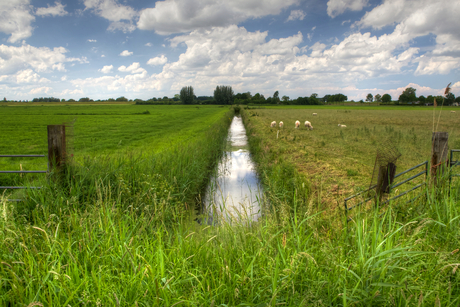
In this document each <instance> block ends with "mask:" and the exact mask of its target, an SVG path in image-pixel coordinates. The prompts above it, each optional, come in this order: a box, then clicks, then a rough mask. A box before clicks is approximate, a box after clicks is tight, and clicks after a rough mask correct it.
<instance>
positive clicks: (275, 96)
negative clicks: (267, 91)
mask: <svg viewBox="0 0 460 307" xmlns="http://www.w3.org/2000/svg"><path fill="white" fill-rule="evenodd" d="M279 102H280V93H279V92H278V91H276V92H275V93H273V99H272V103H276V104H278V103H279Z"/></svg>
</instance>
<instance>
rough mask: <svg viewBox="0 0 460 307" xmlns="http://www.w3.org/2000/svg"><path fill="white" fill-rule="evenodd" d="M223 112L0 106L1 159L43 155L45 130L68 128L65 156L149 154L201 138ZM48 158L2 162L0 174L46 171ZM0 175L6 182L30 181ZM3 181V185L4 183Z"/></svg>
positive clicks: (213, 109)
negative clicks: (6, 155) (55, 126)
mask: <svg viewBox="0 0 460 307" xmlns="http://www.w3.org/2000/svg"><path fill="white" fill-rule="evenodd" d="M227 111H228V109H227V108H223V107H218V106H211V107H207V106H206V107H197V106H190V107H187V106H180V107H178V106H136V105H112V106H108V105H102V106H95V105H92V106H66V105H60V106H51V105H47V106H43V107H42V106H32V107H31V106H14V107H11V106H9V107H0V115H1V117H2V121H1V122H0V131H2V142H0V153H1V154H47V150H48V143H47V142H48V141H47V125H60V124H63V123H72V124H71V126H70V127H69V128H68V129H67V131H68V132H67V133H68V136H67V138H68V146H69V149H68V150H69V154H73V155H74V159H76V160H77V161H81V160H82V159H83V158H84V157H88V156H90V157H95V156H107V155H109V156H114V155H117V154H118V153H122V154H123V155H127V154H132V155H141V154H143V153H144V154H147V155H151V154H153V153H159V152H162V151H164V150H166V149H168V148H173V147H174V146H177V145H178V144H181V143H184V144H186V143H189V142H193V141H194V140H196V139H200V138H202V136H203V135H204V134H205V132H206V131H208V130H209V127H210V126H212V125H213V124H215V123H216V122H218V121H220V120H221V118H222V116H223V114H225V113H226V112H227ZM46 163H47V162H46V159H27V158H25V159H24V158H0V169H1V170H19V169H20V166H22V168H23V169H24V170H41V169H46V168H47V164H46ZM27 176H28V177H26V176H25V175H24V177H19V176H13V177H12V176H11V175H8V176H1V177H0V185H8V184H7V180H11V178H14V180H20V179H26V178H31V177H30V176H31V175H27ZM2 182H3V184H2Z"/></svg>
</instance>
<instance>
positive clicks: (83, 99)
mask: <svg viewBox="0 0 460 307" xmlns="http://www.w3.org/2000/svg"><path fill="white" fill-rule="evenodd" d="M78 101H79V102H90V101H91V99H89V98H88V97H83V98H80V99H78Z"/></svg>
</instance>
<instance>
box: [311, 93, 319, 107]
mask: <svg viewBox="0 0 460 307" xmlns="http://www.w3.org/2000/svg"><path fill="white" fill-rule="evenodd" d="M317 97H318V94H316V93H313V94H311V95H310V98H308V104H310V105H312V104H313V105H318V104H321V102H320V101H319V99H318V98H317Z"/></svg>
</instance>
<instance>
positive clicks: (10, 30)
mask: <svg viewBox="0 0 460 307" xmlns="http://www.w3.org/2000/svg"><path fill="white" fill-rule="evenodd" d="M34 20H35V17H34V16H32V14H31V6H30V2H29V0H8V1H0V32H3V33H5V34H7V35H9V34H11V36H10V37H9V38H8V42H10V43H16V42H18V41H20V40H22V39H25V38H28V37H30V36H31V35H32V31H33V28H32V26H31V23H32V22H33V21H34Z"/></svg>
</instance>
